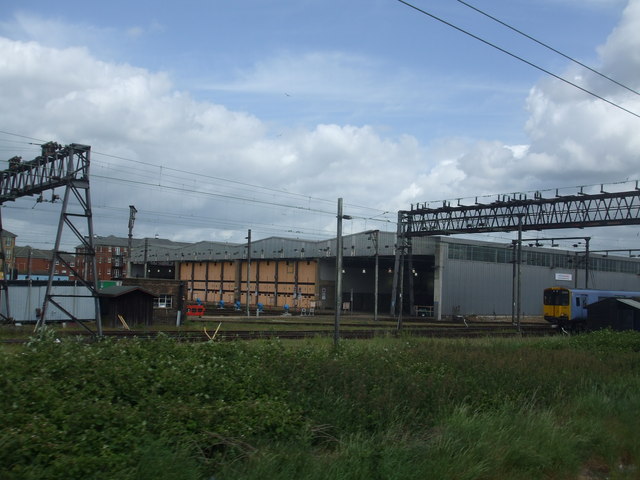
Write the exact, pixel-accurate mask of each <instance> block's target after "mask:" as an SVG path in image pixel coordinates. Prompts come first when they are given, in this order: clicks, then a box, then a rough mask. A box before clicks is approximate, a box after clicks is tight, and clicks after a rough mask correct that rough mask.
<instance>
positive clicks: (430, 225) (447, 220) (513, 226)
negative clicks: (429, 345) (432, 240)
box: [391, 182, 640, 314]
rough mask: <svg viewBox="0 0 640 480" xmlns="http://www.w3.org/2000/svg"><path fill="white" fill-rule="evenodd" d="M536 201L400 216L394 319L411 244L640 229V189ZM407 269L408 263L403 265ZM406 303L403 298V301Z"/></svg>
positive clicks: (512, 198) (509, 200)
mask: <svg viewBox="0 0 640 480" xmlns="http://www.w3.org/2000/svg"><path fill="white" fill-rule="evenodd" d="M600 190H601V191H600V193H597V194H586V193H583V191H582V189H581V190H580V191H579V192H578V193H576V194H574V195H562V196H561V195H558V193H557V191H556V195H555V196H554V197H549V198H546V197H543V196H542V194H541V193H539V192H536V193H535V194H534V196H533V198H531V199H530V198H527V196H526V195H525V194H521V193H517V194H512V195H500V196H498V199H497V200H496V201H494V202H491V203H488V204H483V203H478V202H477V201H476V202H475V204H473V205H461V204H460V203H458V204H457V205H451V203H450V202H443V205H442V206H441V207H438V208H430V207H429V206H428V205H427V204H417V205H415V207H414V206H413V205H412V208H411V210H401V211H399V212H398V233H397V236H398V248H397V249H396V268H395V269H394V279H393V292H392V300H391V314H395V310H396V296H397V286H398V273H397V272H398V271H399V268H398V267H399V266H400V257H402V256H404V255H405V253H408V254H409V258H410V255H411V239H412V238H413V237H424V236H433V235H454V234H463V233H488V232H507V231H519V232H522V231H525V230H548V229H559V228H585V227H603V226H619V225H639V224H640V188H638V182H636V185H635V188H634V189H633V190H630V191H624V192H615V193H608V192H605V191H604V190H603V189H602V187H601V189H600ZM402 264H404V262H402ZM400 298H401V299H402V297H400Z"/></svg>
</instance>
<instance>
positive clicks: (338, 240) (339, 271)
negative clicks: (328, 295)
mask: <svg viewBox="0 0 640 480" xmlns="http://www.w3.org/2000/svg"><path fill="white" fill-rule="evenodd" d="M337 219H338V220H337V232H336V295H335V296H336V305H335V308H336V312H335V319H334V325H333V344H334V346H336V347H337V346H338V341H339V340H340V310H341V309H342V198H339V199H338V216H337Z"/></svg>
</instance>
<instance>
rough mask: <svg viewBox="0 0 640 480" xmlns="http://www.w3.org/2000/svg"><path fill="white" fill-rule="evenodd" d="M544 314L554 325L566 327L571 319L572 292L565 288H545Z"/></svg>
mask: <svg viewBox="0 0 640 480" xmlns="http://www.w3.org/2000/svg"><path fill="white" fill-rule="evenodd" d="M542 314H543V315H544V319H545V320H546V321H547V322H549V323H552V324H554V325H560V326H564V325H567V324H568V323H569V320H570V319H571V292H570V291H569V289H568V288H564V287H550V288H545V290H544V298H543V307H542Z"/></svg>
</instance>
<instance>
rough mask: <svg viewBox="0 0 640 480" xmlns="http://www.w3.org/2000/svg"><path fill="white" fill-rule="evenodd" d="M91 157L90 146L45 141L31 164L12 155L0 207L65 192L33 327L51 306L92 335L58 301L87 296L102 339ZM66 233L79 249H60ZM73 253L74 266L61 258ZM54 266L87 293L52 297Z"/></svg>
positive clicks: (2, 178) (0, 181)
mask: <svg viewBox="0 0 640 480" xmlns="http://www.w3.org/2000/svg"><path fill="white" fill-rule="evenodd" d="M90 156H91V147H90V146H88V145H80V144H75V143H74V144H70V145H67V146H65V147H62V146H60V145H59V144H57V143H55V142H49V143H45V144H44V145H42V155H41V156H39V157H37V158H35V159H34V160H30V161H27V162H22V159H21V158H20V157H13V158H12V159H10V160H9V168H8V169H6V170H3V171H1V172H0V204H3V203H4V202H7V201H15V200H16V199H18V198H20V197H25V196H32V195H36V194H41V193H42V192H44V191H46V190H53V189H55V188H62V187H64V188H65V191H64V197H63V200H62V208H61V211H60V219H59V222H58V229H57V234H56V239H55V246H54V249H53V254H52V259H51V267H50V271H49V279H48V282H47V289H46V293H45V300H44V303H43V306H42V310H41V314H40V317H39V319H38V322H37V325H36V328H41V327H43V326H44V325H45V323H46V319H47V313H48V312H49V310H50V309H51V307H52V306H55V307H56V308H57V309H58V310H59V311H60V312H61V314H62V315H65V316H66V317H68V320H69V321H74V322H78V323H79V324H80V325H82V326H83V327H84V328H86V329H87V330H89V331H91V333H96V332H93V331H92V330H91V329H90V328H89V327H88V326H86V325H85V324H84V323H83V322H82V319H79V318H77V317H76V316H75V315H74V314H73V313H71V312H69V310H68V309H66V308H65V307H64V306H63V305H62V303H61V302H60V299H61V298H62V297H88V298H91V299H92V301H93V303H94V305H95V323H96V329H97V334H98V335H100V336H101V335H102V321H101V316H100V302H99V296H98V271H97V263H96V253H95V248H94V245H93V238H94V234H93V216H92V212H91V196H90V189H89V165H90ZM0 221H1V219H0ZM81 224H84V226H83V225H81ZM0 226H1V223H0ZM66 231H70V232H71V233H73V234H74V235H75V237H76V238H77V239H78V240H79V242H80V243H81V245H82V247H81V248H80V249H79V250H78V251H77V252H65V251H63V250H62V249H61V243H62V238H63V236H64V234H65V232H66ZM83 231H84V234H83ZM72 255H75V258H76V262H75V263H74V264H73V265H72V264H71V262H69V261H68V260H67V258H65V256H72ZM79 260H82V261H79ZM57 262H58V263H59V264H60V265H64V266H65V267H66V268H67V270H68V271H70V272H71V273H72V274H73V275H74V276H75V277H76V278H77V280H78V282H80V284H82V285H83V286H85V287H86V288H87V289H88V292H89V294H88V295H62V294H56V293H54V289H53V277H54V273H55V265H56V263H57ZM78 264H81V265H83V266H84V268H82V269H76V265H78ZM4 282H5V286H4V287H3V293H6V292H7V291H8V288H7V287H6V277H5V280H4ZM5 297H6V298H5V301H6V302H7V303H6V311H8V301H9V297H8V295H6V296H5Z"/></svg>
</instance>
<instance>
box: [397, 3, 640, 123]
mask: <svg viewBox="0 0 640 480" xmlns="http://www.w3.org/2000/svg"><path fill="white" fill-rule="evenodd" d="M397 1H398V2H400V3H402V4H404V5H406V6H407V7H409V8H412V9H414V10H416V11H417V12H420V13H422V14H423V15H426V16H428V17H431V18H433V19H434V20H437V21H438V22H440V23H443V24H444V25H447V26H448V27H451V28H453V29H454V30H457V31H459V32H461V33H464V34H465V35H468V36H470V37H471V38H473V39H475V40H478V41H479V42H482V43H484V44H485V45H488V46H490V47H492V48H495V49H496V50H498V51H500V52H502V53H504V54H506V55H509V56H510V57H513V58H515V59H516V60H519V61H521V62H523V63H526V64H527V65H529V66H531V67H533V68H535V69H537V70H540V71H541V72H543V73H546V74H547V75H549V76H551V77H553V78H555V79H557V80H560V81H561V82H564V83H566V84H567V85H570V86H572V87H574V88H577V89H578V90H580V91H582V92H584V93H586V94H588V95H591V96H592V97H595V98H597V99H599V100H602V101H603V102H605V103H608V104H609V105H611V106H612V107H615V108H618V109H620V110H622V111H624V112H626V113H628V114H630V115H633V116H634V117H637V118H640V115H639V114H637V113H635V112H633V111H631V110H629V109H627V108H625V107H623V106H622V105H619V104H617V103H615V102H612V101H611V100H608V99H606V98H605V97H603V96H601V95H598V94H597V93H595V92H592V91H591V90H588V89H586V88H584V87H581V86H580V85H578V84H576V83H573V82H572V81H570V80H567V79H566V78H563V77H561V76H560V75H557V74H555V73H553V72H551V71H550V70H547V69H546V68H543V67H541V66H540V65H536V64H535V63H533V62H530V61H529V60H527V59H525V58H523V57H521V56H519V55H516V54H515V53H513V52H510V51H509V50H506V49H504V48H502V47H500V46H498V45H496V44H495V43H491V42H490V41H488V40H485V39H484V38H482V37H480V36H478V35H475V34H473V33H471V32H469V31H468V30H465V29H464V28H461V27H458V26H457V25H454V24H453V23H451V22H448V21H447V20H445V19H443V18H440V17H438V16H437V15H434V14H433V13H429V12H427V11H426V10H423V9H422V8H419V7H416V6H415V5H413V4H411V3H409V2H406V1H405V0H397Z"/></svg>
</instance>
